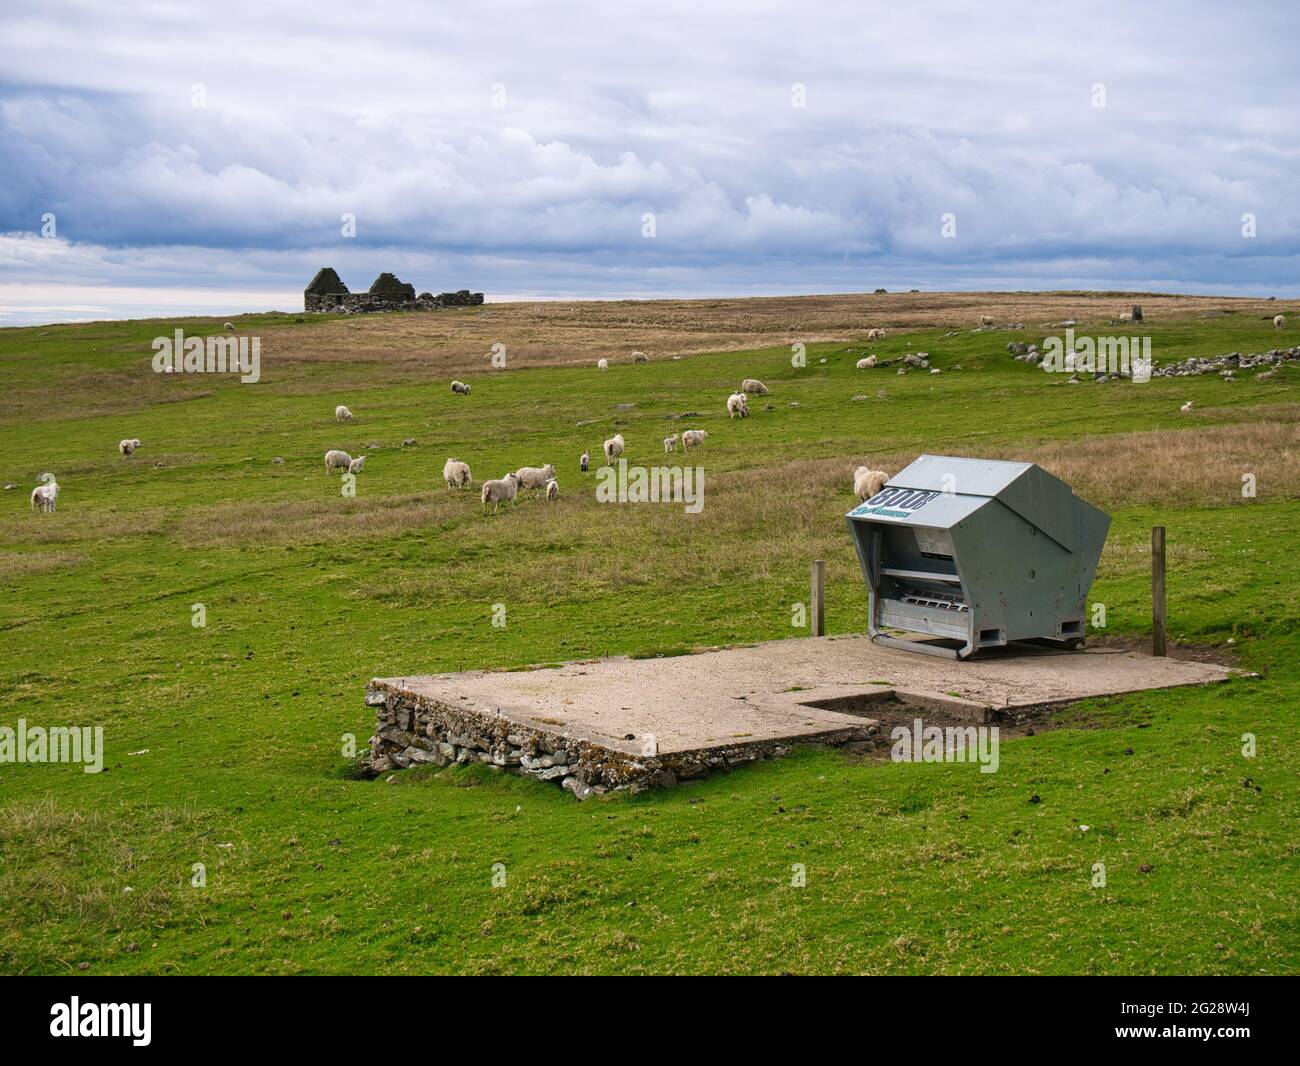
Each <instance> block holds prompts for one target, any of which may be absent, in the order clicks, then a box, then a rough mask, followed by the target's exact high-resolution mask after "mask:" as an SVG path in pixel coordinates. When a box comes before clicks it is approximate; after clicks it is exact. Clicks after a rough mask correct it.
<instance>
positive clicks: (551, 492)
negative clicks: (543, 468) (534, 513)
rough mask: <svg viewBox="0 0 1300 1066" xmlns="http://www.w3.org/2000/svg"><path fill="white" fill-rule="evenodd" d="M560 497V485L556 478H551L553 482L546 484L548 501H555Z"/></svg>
mask: <svg viewBox="0 0 1300 1066" xmlns="http://www.w3.org/2000/svg"><path fill="white" fill-rule="evenodd" d="M559 495H560V483H559V482H558V481H556V480H555V478H551V480H550V481H548V482H547V483H546V498H547V499H548V500H553V499H555V498H556V497H557V496H559Z"/></svg>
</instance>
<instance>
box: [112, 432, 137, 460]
mask: <svg viewBox="0 0 1300 1066" xmlns="http://www.w3.org/2000/svg"><path fill="white" fill-rule="evenodd" d="M138 447H140V441H139V439H138V438H135V437H132V438H130V439H129V440H121V441H118V442H117V450H118V451H119V452H121V453H122V458H123V459H130V458H131V456H133V455H134V454H135V450H136V449H137V448H138Z"/></svg>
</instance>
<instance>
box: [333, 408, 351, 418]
mask: <svg viewBox="0 0 1300 1066" xmlns="http://www.w3.org/2000/svg"><path fill="white" fill-rule="evenodd" d="M334 421H335V422H351V421H352V412H351V411H349V410H348V409H347V408H346V407H344V406H343V405H342V404H339V405H338V406H337V407H336V408H334Z"/></svg>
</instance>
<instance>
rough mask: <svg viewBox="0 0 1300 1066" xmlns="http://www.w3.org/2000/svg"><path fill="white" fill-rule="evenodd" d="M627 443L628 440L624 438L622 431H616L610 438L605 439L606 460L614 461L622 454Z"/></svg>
mask: <svg viewBox="0 0 1300 1066" xmlns="http://www.w3.org/2000/svg"><path fill="white" fill-rule="evenodd" d="M626 445H627V442H626V441H625V440H623V434H622V433H616V434H615V435H614V436H612V437H610V438H609V440H607V441H605V462H607V463H612V462H613V461H614V460H615V459H617V458H618V457H619V456H620V455H622V454H623V449H624V447H626Z"/></svg>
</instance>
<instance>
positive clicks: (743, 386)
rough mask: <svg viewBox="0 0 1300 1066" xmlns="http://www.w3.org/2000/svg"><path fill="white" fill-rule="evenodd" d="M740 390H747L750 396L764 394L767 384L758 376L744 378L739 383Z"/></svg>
mask: <svg viewBox="0 0 1300 1066" xmlns="http://www.w3.org/2000/svg"><path fill="white" fill-rule="evenodd" d="M740 391H741V392H747V393H749V395H750V396H766V395H767V386H766V385H764V384H763V383H762V382H761V381H759V380H758V378H746V379H745V380H744V381H742V382H741V383H740Z"/></svg>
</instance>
